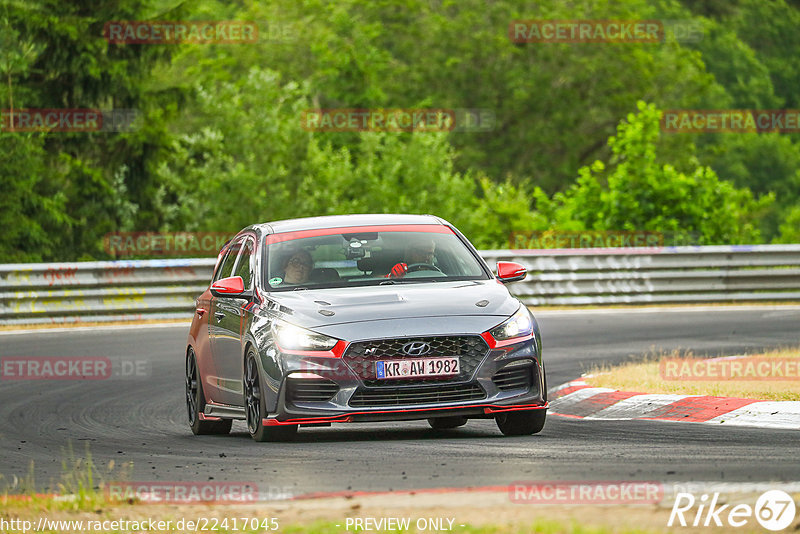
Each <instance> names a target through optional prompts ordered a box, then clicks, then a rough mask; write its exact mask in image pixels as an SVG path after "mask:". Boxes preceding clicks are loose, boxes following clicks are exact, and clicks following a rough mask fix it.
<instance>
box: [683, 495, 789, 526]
mask: <svg viewBox="0 0 800 534" xmlns="http://www.w3.org/2000/svg"><path fill="white" fill-rule="evenodd" d="M695 506H696V510H695ZM796 512H797V510H796V507H795V504H794V500H793V499H792V497H791V496H790V495H789V494H788V493H786V492H785V491H781V490H770V491H767V492H765V493H763V494H762V495H761V496H760V497H759V498H758V500H756V505H755V507H753V506H750V505H749V504H737V505H735V506H731V505H730V504H720V502H719V493H714V494H713V495H712V496H711V497H709V495H708V494H707V493H704V494H703V495H701V496H700V498H699V499H696V498H695V496H694V495H692V494H691V493H683V492H681V493H678V494H677V495H676V496H675V504H674V505H673V506H672V512H671V513H670V515H669V521H668V522H667V526H668V527H672V526H678V525H680V526H682V527H686V526H693V527H698V526H703V527H709V526H716V527H722V526H730V527H735V528H738V527H743V526H744V525H746V524H748V522H750V520H751V519H752V518H754V517H755V519H756V521H758V523H759V524H760V525H761V526H762V527H764V528H765V529H767V530H772V531H778V530H783V529H785V528H786V527H788V526H789V525H791V524H792V521H794V516H795V513H796ZM684 514H685V515H684ZM676 520H677V523H676ZM689 522H691V525H690V523H689Z"/></svg>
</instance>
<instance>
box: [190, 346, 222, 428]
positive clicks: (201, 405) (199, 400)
mask: <svg viewBox="0 0 800 534" xmlns="http://www.w3.org/2000/svg"><path fill="white" fill-rule="evenodd" d="M185 378H186V411H187V415H188V416H189V427H190V428H191V429H192V434H194V435H195V436H208V435H215V434H228V433H229V432H230V431H231V425H233V420H231V419H221V420H218V421H204V420H202V419H200V414H202V413H203V410H204V409H205V407H206V397H205V394H204V393H203V379H202V377H201V376H200V369H199V368H198V367H197V358H196V357H195V354H194V351H193V350H192V349H189V352H188V354H187V355H186V377H185Z"/></svg>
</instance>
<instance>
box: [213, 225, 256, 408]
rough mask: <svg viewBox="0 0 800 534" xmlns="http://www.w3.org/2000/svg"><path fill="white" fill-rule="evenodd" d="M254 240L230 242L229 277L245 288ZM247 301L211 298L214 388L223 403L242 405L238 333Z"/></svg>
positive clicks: (249, 287)
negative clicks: (233, 252) (234, 254)
mask: <svg viewBox="0 0 800 534" xmlns="http://www.w3.org/2000/svg"><path fill="white" fill-rule="evenodd" d="M254 248H255V240H254V239H253V238H252V237H251V236H246V237H244V238H243V239H240V240H238V241H236V242H234V243H233V245H232V249H235V250H237V251H238V254H237V258H236V262H235V264H234V266H233V270H232V273H231V274H230V275H229V276H241V277H242V281H243V282H244V288H245V290H252V289H253V287H252V283H253V265H252V260H253V250H254ZM247 302H248V300H247V299H243V298H237V297H214V306H213V308H214V309H213V315H212V317H211V321H212V322H213V323H214V324H215V325H216V329H215V336H214V338H213V339H212V342H211V343H212V347H213V349H212V350H213V351H214V360H215V362H216V365H217V372H218V376H217V390H218V392H219V400H220V402H222V403H223V404H231V405H241V404H242V402H243V401H242V369H243V366H244V358H243V356H242V334H243V328H244V320H245V315H244V314H245V311H244V309H243V308H244V306H245V305H247Z"/></svg>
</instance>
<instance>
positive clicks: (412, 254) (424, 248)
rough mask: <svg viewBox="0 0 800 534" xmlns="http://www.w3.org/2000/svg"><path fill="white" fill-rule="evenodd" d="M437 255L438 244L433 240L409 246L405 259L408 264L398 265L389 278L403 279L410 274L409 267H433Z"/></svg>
mask: <svg viewBox="0 0 800 534" xmlns="http://www.w3.org/2000/svg"><path fill="white" fill-rule="evenodd" d="M435 255H436V243H434V242H433V240H432V239H431V240H428V239H425V240H423V241H417V242H416V243H414V244H413V245H409V246H407V247H406V249H405V253H404V255H403V257H404V258H405V259H406V263H398V264H396V265H395V266H394V267H392V269H391V270H390V271H389V274H387V275H386V277H387V278H402V277H404V276H405V275H406V273H407V272H408V266H409V265H415V264H420V263H421V264H424V265H433V261H434V256H435Z"/></svg>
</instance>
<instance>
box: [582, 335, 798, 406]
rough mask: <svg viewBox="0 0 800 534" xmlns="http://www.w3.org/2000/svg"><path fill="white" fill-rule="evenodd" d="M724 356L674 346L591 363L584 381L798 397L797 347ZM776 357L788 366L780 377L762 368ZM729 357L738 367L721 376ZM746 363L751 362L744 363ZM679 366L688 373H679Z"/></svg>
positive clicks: (761, 397) (682, 392) (681, 390)
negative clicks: (635, 357) (613, 362)
mask: <svg viewBox="0 0 800 534" xmlns="http://www.w3.org/2000/svg"><path fill="white" fill-rule="evenodd" d="M729 358H730V359H729V360H728V359H726V360H720V359H714V360H709V359H706V358H701V357H696V356H695V355H693V354H692V353H691V352H689V353H686V352H680V351H674V352H672V353H661V354H655V355H650V356H648V357H646V358H645V360H644V361H640V362H630V363H625V364H622V365H619V366H599V367H594V368H592V369H591V370H590V371H589V372H588V373H587V376H586V378H585V380H586V382H587V383H588V384H590V385H591V386H594V387H603V388H610V389H616V390H622V391H636V392H643V393H666V394H679V395H712V396H715V397H736V398H743V399H758V400H772V401H798V400H800V376H798V373H797V369H798V368H799V367H800V349H799V348H783V349H776V350H772V351H768V352H763V353H759V354H743V355H737V356H733V357H729ZM737 360H739V361H738V362H737ZM779 360H780V361H781V362H782V363H781V364H780V365H781V366H782V367H780V368H781V369H783V370H784V371H786V370H788V371H789V372H788V373H786V372H784V376H777V375H775V374H774V373H767V374H765V373H763V372H762V371H764V370H766V369H774V367H773V365H776V364H777V362H778V361H779ZM734 362H736V364H737V365H738V368H737V367H734V368H733V370H734V372H733V375H734V376H727V375H725V372H728V374H729V375H730V370H731V365H733V364H734ZM751 362H752V365H749V364H750V363H751ZM761 362H764V363H761ZM695 364H697V365H695ZM748 365H749V367H748ZM759 365H760V366H761V367H759ZM726 369H727V371H726ZM737 369H738V372H737V371H736V370H737ZM672 370H674V372H673V371H672ZM681 370H683V371H687V372H688V374H687V373H683V374H681V373H679V371H681ZM750 371H753V372H750ZM715 373H716V376H714V374H715ZM701 377H708V379H701Z"/></svg>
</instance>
